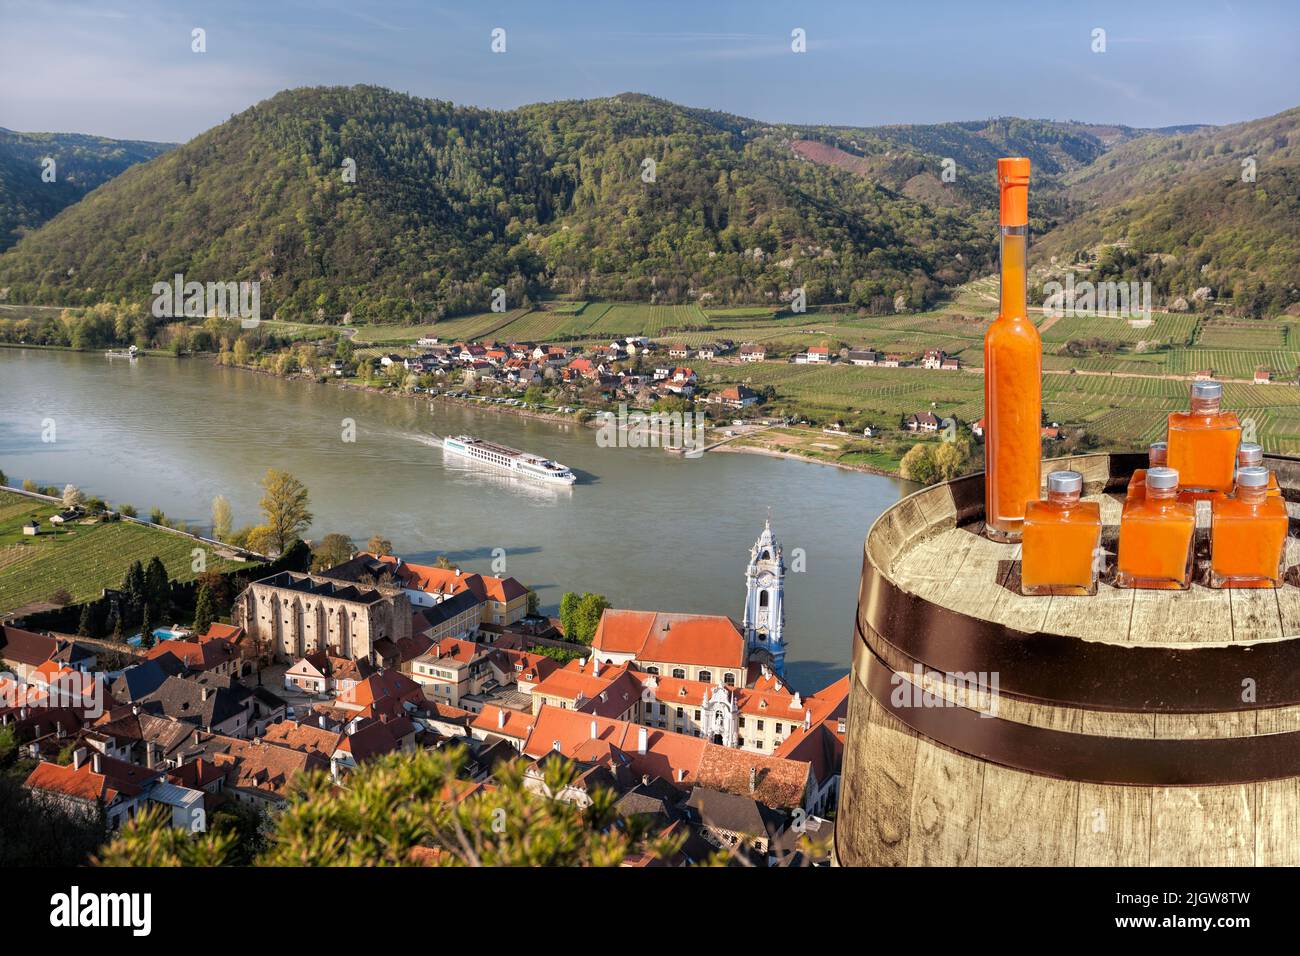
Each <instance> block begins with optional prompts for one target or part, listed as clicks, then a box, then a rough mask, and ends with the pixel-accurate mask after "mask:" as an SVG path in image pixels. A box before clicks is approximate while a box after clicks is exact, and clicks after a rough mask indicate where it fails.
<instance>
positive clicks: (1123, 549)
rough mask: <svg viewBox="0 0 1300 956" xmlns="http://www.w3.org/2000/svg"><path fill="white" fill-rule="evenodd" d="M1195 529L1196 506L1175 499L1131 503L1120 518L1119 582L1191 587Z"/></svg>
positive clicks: (1148, 499) (1146, 585) (1160, 586)
mask: <svg viewBox="0 0 1300 956" xmlns="http://www.w3.org/2000/svg"><path fill="white" fill-rule="evenodd" d="M1195 532H1196V506H1195V505H1192V504H1188V503H1186V502H1182V501H1176V500H1173V499H1156V500H1152V499H1151V498H1143V499H1142V500H1141V501H1132V502H1129V504H1128V505H1127V507H1126V508H1125V509H1124V514H1123V516H1122V517H1121V518H1120V524H1119V564H1118V573H1117V574H1116V577H1115V583H1116V584H1117V585H1118V586H1119V587H1129V588H1173V589H1184V588H1187V587H1188V586H1190V584H1191V569H1192V538H1193V535H1194V534H1195Z"/></svg>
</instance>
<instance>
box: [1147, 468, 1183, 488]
mask: <svg viewBox="0 0 1300 956" xmlns="http://www.w3.org/2000/svg"><path fill="white" fill-rule="evenodd" d="M1147 487H1148V488H1157V489H1159V488H1177V487H1178V472H1177V471H1176V470H1174V469H1173V468H1148V469H1147Z"/></svg>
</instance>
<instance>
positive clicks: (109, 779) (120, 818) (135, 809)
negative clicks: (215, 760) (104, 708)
mask: <svg viewBox="0 0 1300 956" xmlns="http://www.w3.org/2000/svg"><path fill="white" fill-rule="evenodd" d="M24 786H25V787H26V788H27V789H28V790H34V791H37V792H39V793H43V794H45V795H47V796H49V797H51V798H52V799H54V800H56V801H57V802H58V803H59V804H60V805H61V806H62V807H63V808H64V809H65V810H67V811H68V812H70V813H75V814H78V815H81V816H84V817H87V818H91V819H93V818H94V817H96V816H97V815H98V814H99V813H101V812H102V813H103V814H104V819H105V822H106V823H107V825H108V828H109V830H110V831H116V830H118V829H119V828H120V827H121V826H122V825H123V824H125V823H129V822H130V821H132V820H134V819H135V818H136V816H137V815H138V814H139V813H140V812H141V811H142V810H144V808H145V807H146V806H147V805H148V804H150V803H153V804H161V805H164V806H168V807H170V808H171V811H172V815H171V819H170V823H171V825H172V826H175V827H179V828H181V829H184V830H187V831H190V832H201V831H203V830H205V829H206V818H205V815H204V813H203V794H202V793H201V792H200V791H197V790H191V789H190V788H188V787H180V786H177V785H176V784H172V783H169V782H168V781H167V780H166V779H164V777H163V773H162V771H161V770H149V769H147V768H145V767H140V766H137V765H136V764H131V763H126V762H125V761H122V760H116V759H114V758H112V757H106V756H104V755H103V754H101V753H97V752H96V753H92V752H91V751H90V750H89V749H88V748H86V747H78V748H77V749H75V750H74V751H73V753H72V760H71V762H70V763H68V764H66V765H60V764H57V763H54V762H52V761H47V760H42V761H41V762H40V763H39V764H37V766H36V767H35V769H33V770H32V772H31V773H30V774H28V776H27V779H26V781H25V783H24Z"/></svg>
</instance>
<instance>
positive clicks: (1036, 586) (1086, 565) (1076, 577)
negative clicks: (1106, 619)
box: [1020, 501, 1101, 594]
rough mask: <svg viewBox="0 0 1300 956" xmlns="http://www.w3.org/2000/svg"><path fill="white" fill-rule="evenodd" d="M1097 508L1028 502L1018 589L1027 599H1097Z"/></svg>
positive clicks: (1086, 504)
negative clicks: (1050, 596) (1074, 596)
mask: <svg viewBox="0 0 1300 956" xmlns="http://www.w3.org/2000/svg"><path fill="white" fill-rule="evenodd" d="M1100 545H1101V506H1100V505H1098V504H1097V503H1096V502H1095V501H1073V502H1070V503H1068V504H1061V503H1058V502H1055V501H1031V502H1029V506H1028V507H1027V508H1026V509H1025V524H1024V536H1023V538H1022V544H1021V548H1020V551H1021V554H1020V586H1021V591H1022V592H1023V593H1025V594H1096V593H1097V575H1096V560H1095V555H1096V553H1097V548H1098V547H1099V546H1100Z"/></svg>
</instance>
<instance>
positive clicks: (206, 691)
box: [203, 687, 212, 700]
mask: <svg viewBox="0 0 1300 956" xmlns="http://www.w3.org/2000/svg"><path fill="white" fill-rule="evenodd" d="M211 696H212V688H211V687H205V688H203V699H204V700H207V699H208V698H209V697H211Z"/></svg>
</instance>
